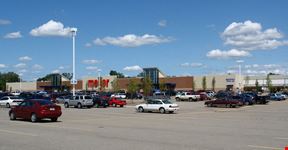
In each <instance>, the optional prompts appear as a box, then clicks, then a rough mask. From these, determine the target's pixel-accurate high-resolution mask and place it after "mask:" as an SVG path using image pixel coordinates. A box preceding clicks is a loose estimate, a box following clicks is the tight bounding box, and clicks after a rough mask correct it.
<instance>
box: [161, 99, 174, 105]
mask: <svg viewBox="0 0 288 150" xmlns="http://www.w3.org/2000/svg"><path fill="white" fill-rule="evenodd" d="M163 103H164V104H172V102H171V100H169V99H165V100H163Z"/></svg>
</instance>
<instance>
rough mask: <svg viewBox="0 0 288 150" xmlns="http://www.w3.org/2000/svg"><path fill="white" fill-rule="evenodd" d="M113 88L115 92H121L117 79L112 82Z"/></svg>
mask: <svg viewBox="0 0 288 150" xmlns="http://www.w3.org/2000/svg"><path fill="white" fill-rule="evenodd" d="M112 88H113V91H114V92H118V91H119V90H120V87H119V83H118V79H117V78H116V79H115V80H114V81H113V82H112Z"/></svg>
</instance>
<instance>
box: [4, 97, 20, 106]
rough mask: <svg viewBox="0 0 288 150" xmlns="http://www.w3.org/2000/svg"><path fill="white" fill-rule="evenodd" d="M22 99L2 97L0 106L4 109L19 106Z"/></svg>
mask: <svg viewBox="0 0 288 150" xmlns="http://www.w3.org/2000/svg"><path fill="white" fill-rule="evenodd" d="M22 101H23V99H21V98H20V97H18V96H4V97H2V98H1V99H0V106H5V107H6V108H10V107H12V106H17V105H19V104H20V103H21V102H22Z"/></svg>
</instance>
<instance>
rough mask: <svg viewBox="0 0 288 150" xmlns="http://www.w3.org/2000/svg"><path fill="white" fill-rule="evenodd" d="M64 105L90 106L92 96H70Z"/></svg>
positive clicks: (91, 104) (66, 106)
mask: <svg viewBox="0 0 288 150" xmlns="http://www.w3.org/2000/svg"><path fill="white" fill-rule="evenodd" d="M64 106H65V108H68V107H69V106H74V107H77V108H82V107H87V108H91V107H92V106H93V98H92V97H91V96H89V95H76V96H72V97H71V98H70V99H69V100H66V101H65V102H64Z"/></svg>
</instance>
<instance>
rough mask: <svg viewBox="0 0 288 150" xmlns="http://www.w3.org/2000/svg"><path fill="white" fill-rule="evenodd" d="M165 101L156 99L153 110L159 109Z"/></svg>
mask: <svg viewBox="0 0 288 150" xmlns="http://www.w3.org/2000/svg"><path fill="white" fill-rule="evenodd" d="M162 105H163V103H162V102H161V101H159V100H158V101H154V105H153V111H158V110H159V108H160V107H162Z"/></svg>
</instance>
